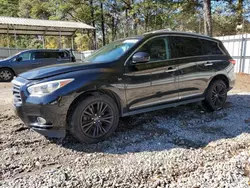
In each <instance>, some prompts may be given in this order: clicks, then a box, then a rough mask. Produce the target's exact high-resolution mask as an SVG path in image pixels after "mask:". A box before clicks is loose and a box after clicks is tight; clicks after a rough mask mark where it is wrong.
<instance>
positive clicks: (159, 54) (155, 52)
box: [137, 37, 171, 62]
mask: <svg viewBox="0 0 250 188" xmlns="http://www.w3.org/2000/svg"><path fill="white" fill-rule="evenodd" d="M168 44H169V42H168V38H167V37H166V38H155V39H152V40H150V41H148V42H147V43H146V44H144V45H143V46H142V47H141V48H139V50H137V52H146V53H148V54H149V56H150V61H151V62H152V61H161V60H167V59H170V58H171V52H170V49H169V45H168Z"/></svg>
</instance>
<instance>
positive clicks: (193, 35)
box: [143, 29, 220, 41]
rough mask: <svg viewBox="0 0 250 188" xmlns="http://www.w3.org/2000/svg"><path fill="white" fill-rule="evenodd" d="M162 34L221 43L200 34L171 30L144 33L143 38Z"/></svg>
mask: <svg viewBox="0 0 250 188" xmlns="http://www.w3.org/2000/svg"><path fill="white" fill-rule="evenodd" d="M162 34H169V35H171V34H172V35H187V36H192V37H200V38H204V39H209V40H215V41H220V40H218V39H215V38H213V37H209V36H206V35H202V34H198V33H192V32H181V31H171V30H169V29H162V30H156V31H151V32H148V33H144V34H143V36H144V37H151V36H157V35H162Z"/></svg>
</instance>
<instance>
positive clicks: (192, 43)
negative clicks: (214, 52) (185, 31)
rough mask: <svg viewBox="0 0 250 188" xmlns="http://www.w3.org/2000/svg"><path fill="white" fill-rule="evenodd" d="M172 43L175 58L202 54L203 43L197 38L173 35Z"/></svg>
mask: <svg viewBox="0 0 250 188" xmlns="http://www.w3.org/2000/svg"><path fill="white" fill-rule="evenodd" d="M172 43H173V48H174V51H175V55H174V56H175V58H182V57H191V56H200V55H202V47H201V43H200V41H199V40H198V39H197V38H192V37H181V36H173V37H172Z"/></svg>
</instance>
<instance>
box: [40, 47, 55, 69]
mask: <svg viewBox="0 0 250 188" xmlns="http://www.w3.org/2000/svg"><path fill="white" fill-rule="evenodd" d="M57 57H58V56H57V52H56V51H41V52H36V53H35V59H36V60H37V62H39V65H40V67H44V66H49V65H54V64H56V62H57Z"/></svg>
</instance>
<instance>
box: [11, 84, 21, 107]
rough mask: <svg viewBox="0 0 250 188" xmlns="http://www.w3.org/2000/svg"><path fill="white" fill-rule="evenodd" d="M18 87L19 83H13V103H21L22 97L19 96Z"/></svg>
mask: <svg viewBox="0 0 250 188" xmlns="http://www.w3.org/2000/svg"><path fill="white" fill-rule="evenodd" d="M20 87H21V85H18V84H13V89H12V91H13V95H14V103H15V104H17V103H22V98H21V94H20Z"/></svg>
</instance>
